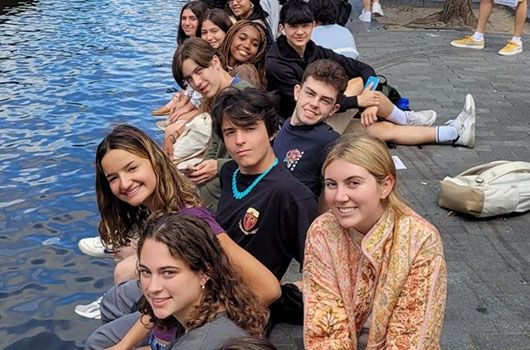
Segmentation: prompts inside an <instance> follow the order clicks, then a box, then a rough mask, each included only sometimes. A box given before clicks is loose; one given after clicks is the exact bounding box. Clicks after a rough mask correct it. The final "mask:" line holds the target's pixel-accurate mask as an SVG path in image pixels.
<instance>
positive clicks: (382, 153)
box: [322, 135, 405, 216]
mask: <svg viewBox="0 0 530 350" xmlns="http://www.w3.org/2000/svg"><path fill="white" fill-rule="evenodd" d="M336 159H342V160H344V161H346V162H348V163H352V164H355V165H358V166H360V167H362V168H364V169H366V170H367V171H368V172H369V173H370V174H372V176H373V177H375V180H376V181H377V183H378V184H379V185H381V184H383V182H384V181H385V179H386V178H387V176H391V177H392V178H393V179H394V180H395V182H394V187H393V188H392V190H391V191H390V193H389V195H388V196H387V197H386V198H384V199H382V201H383V205H384V206H385V207H390V208H391V209H392V210H394V212H395V213H396V215H397V216H401V215H404V214H405V212H404V209H403V208H404V207H405V205H404V201H403V199H402V198H401V196H400V195H399V193H398V192H397V190H396V185H397V177H396V166H395V165H394V161H393V160H392V156H391V155H390V153H389V152H388V149H387V147H386V144H385V143H384V142H383V141H381V140H379V139H377V138H375V137H371V136H360V137H359V136H354V135H344V136H342V137H341V138H340V139H339V141H338V142H337V143H336V144H335V145H334V146H333V147H332V148H331V150H330V151H329V153H328V155H327V156H326V159H325V160H324V164H323V165H322V176H324V172H325V170H326V168H327V167H328V165H329V164H330V163H331V162H333V161H334V160H336Z"/></svg>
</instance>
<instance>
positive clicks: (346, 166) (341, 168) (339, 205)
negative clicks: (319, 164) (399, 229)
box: [324, 158, 393, 234]
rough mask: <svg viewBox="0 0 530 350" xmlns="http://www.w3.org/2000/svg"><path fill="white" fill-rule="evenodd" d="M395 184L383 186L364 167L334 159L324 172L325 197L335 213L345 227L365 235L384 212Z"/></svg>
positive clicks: (384, 184)
mask: <svg viewBox="0 0 530 350" xmlns="http://www.w3.org/2000/svg"><path fill="white" fill-rule="evenodd" d="M392 186H393V182H392V181H391V180H390V179H389V177H387V179H385V180H384V181H383V183H382V184H379V183H378V182H377V180H376V178H375V177H374V176H373V175H372V174H370V173H369V172H368V171H367V170H366V169H365V168H363V167H360V166H358V165H355V164H352V163H350V162H347V161H345V160H343V159H340V158H339V159H335V160H333V161H332V162H331V163H329V165H328V166H327V167H326V169H325V170H324V195H325V198H326V202H327V204H328V205H329V207H330V208H331V211H332V212H333V214H334V215H335V216H336V217H337V219H338V220H339V223H340V225H341V226H342V227H344V228H354V229H356V230H357V231H359V232H360V233H362V234H366V233H367V232H368V231H370V229H371V228H372V227H373V226H374V225H375V224H376V223H377V221H378V220H379V218H380V217H381V216H382V215H383V213H384V211H385V209H386V208H385V206H384V204H383V199H384V198H386V196H388V193H390V190H391V189H392Z"/></svg>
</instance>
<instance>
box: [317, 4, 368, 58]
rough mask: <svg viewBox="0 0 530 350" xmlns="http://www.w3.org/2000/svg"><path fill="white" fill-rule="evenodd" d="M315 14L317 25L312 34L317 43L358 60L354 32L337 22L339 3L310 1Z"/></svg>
mask: <svg viewBox="0 0 530 350" xmlns="http://www.w3.org/2000/svg"><path fill="white" fill-rule="evenodd" d="M309 5H310V6H311V10H313V14H314V15H315V22H316V27H315V29H313V33H312V34H311V40H313V41H314V42H315V44H317V45H319V46H322V47H325V48H328V49H331V50H333V51H335V52H336V53H338V54H341V55H344V56H347V57H351V58H353V59H354V60H356V59H357V58H358V57H359V52H358V51H357V47H356V46H355V39H354V38H353V34H352V32H350V31H349V30H348V29H347V28H344V27H343V26H340V25H338V24H337V14H338V9H337V5H336V4H335V3H334V2H333V1H329V0H311V1H309Z"/></svg>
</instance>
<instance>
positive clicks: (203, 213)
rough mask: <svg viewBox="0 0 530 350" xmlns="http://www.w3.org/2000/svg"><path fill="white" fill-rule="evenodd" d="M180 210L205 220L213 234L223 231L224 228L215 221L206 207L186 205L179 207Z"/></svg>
mask: <svg viewBox="0 0 530 350" xmlns="http://www.w3.org/2000/svg"><path fill="white" fill-rule="evenodd" d="M180 212H181V213H182V214H185V215H191V216H195V217H197V218H199V219H202V220H204V221H206V223H207V224H208V226H210V228H211V229H212V231H213V234H214V235H216V236H217V235H218V234H220V233H222V232H225V230H224V229H223V228H222V227H221V226H219V224H218V223H217V221H215V218H214V217H213V215H212V214H211V213H210V212H209V211H208V209H206V208H201V207H191V208H187V207H184V208H181V209H180Z"/></svg>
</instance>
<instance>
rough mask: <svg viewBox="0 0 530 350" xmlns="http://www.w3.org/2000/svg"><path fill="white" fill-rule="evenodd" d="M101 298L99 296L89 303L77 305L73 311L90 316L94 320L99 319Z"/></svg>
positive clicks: (83, 315)
mask: <svg viewBox="0 0 530 350" xmlns="http://www.w3.org/2000/svg"><path fill="white" fill-rule="evenodd" d="M102 299H103V297H99V298H98V299H96V300H94V301H93V302H91V303H90V304H86V305H77V306H76V307H75V309H74V311H75V313H76V314H78V315H79V316H82V317H86V318H92V319H95V320H101V311H100V305H101V300H102Z"/></svg>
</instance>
